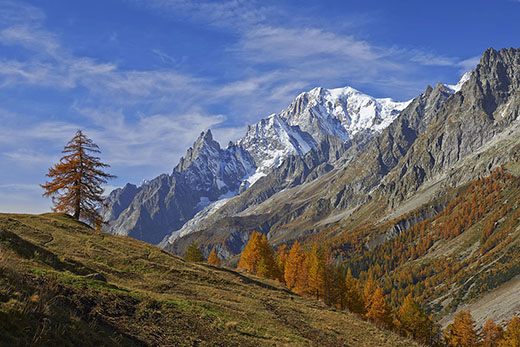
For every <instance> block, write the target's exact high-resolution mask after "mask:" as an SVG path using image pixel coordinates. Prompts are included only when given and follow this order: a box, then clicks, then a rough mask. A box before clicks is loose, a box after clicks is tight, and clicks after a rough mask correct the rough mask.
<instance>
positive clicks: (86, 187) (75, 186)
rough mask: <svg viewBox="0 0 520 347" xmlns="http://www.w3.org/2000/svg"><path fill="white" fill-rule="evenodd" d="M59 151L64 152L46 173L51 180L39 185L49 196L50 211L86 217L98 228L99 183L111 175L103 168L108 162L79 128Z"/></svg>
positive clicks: (101, 183) (101, 201) (100, 221)
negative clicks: (101, 158)
mask: <svg viewBox="0 0 520 347" xmlns="http://www.w3.org/2000/svg"><path fill="white" fill-rule="evenodd" d="M62 153H64V154H65V155H64V156H63V157H62V158H61V159H60V162H59V163H58V164H55V165H54V166H53V167H51V168H50V169H49V173H48V174H47V177H49V178H52V180H51V181H50V182H45V184H42V185H41V187H42V188H43V189H45V193H44V194H43V196H45V197H52V202H53V204H54V208H53V210H54V211H56V212H66V213H69V214H72V216H73V217H74V218H75V219H77V220H79V219H83V220H86V221H88V222H90V223H91V224H92V225H94V226H95V227H96V228H99V227H100V226H101V224H102V220H101V216H100V215H99V212H98V208H99V204H102V203H103V198H102V196H101V194H103V188H101V185H103V184H106V183H107V180H108V179H110V178H114V177H115V176H113V175H110V174H107V173H105V172H104V171H103V169H104V168H107V167H110V165H107V164H104V163H102V162H101V161H100V159H99V157H96V156H95V154H97V153H101V152H100V151H99V147H98V145H96V144H95V143H94V142H92V140H91V139H89V138H88V137H87V136H85V135H84V134H83V132H82V131H81V130H78V131H77V132H76V135H75V136H74V137H73V138H72V140H70V141H69V142H68V143H67V145H66V146H65V148H64V149H63V151H62Z"/></svg>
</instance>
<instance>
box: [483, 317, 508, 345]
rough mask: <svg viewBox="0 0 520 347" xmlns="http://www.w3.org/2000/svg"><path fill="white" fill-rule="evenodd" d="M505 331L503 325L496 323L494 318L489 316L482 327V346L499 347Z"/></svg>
mask: <svg viewBox="0 0 520 347" xmlns="http://www.w3.org/2000/svg"><path fill="white" fill-rule="evenodd" d="M503 333H504V331H503V329H502V327H501V326H499V325H496V323H495V321H494V320H493V319H492V318H489V319H488V320H487V321H486V324H484V327H483V328H482V333H481V336H482V343H481V345H482V346H486V347H498V343H499V341H500V340H501V339H502V335H503Z"/></svg>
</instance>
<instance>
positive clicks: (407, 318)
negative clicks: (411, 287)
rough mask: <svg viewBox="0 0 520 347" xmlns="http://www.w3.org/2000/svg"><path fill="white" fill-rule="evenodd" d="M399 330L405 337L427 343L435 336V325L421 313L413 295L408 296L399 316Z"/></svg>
mask: <svg viewBox="0 0 520 347" xmlns="http://www.w3.org/2000/svg"><path fill="white" fill-rule="evenodd" d="M397 328H398V329H399V331H400V332H401V334H403V335H404V336H406V337H411V338H413V339H414V340H417V341H419V342H422V343H427V342H429V341H430V339H431V337H432V335H433V328H434V323H433V321H432V320H431V319H430V318H429V317H428V316H427V315H426V313H424V312H423V311H421V309H420V308H419V305H417V303H416V302H415V300H414V299H413V297H412V294H408V296H407V297H406V298H405V300H404V303H403V306H401V308H400V309H399V312H398V314H397Z"/></svg>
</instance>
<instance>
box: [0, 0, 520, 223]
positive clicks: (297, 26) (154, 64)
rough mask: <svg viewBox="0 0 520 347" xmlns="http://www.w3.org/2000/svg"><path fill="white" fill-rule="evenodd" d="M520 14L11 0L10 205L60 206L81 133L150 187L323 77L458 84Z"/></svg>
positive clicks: (6, 197) (2, 136)
mask: <svg viewBox="0 0 520 347" xmlns="http://www.w3.org/2000/svg"><path fill="white" fill-rule="evenodd" d="M519 17H520V1H512V0H493V1H491V0H486V1H479V0H457V1H453V0H450V1H445V0H438V1H423V0H410V1H370V0H364V1H361V0H359V1H357V0H356V1H283V0H282V1H267V0H266V1H258V2H255V1H241V0H234V1H221V2H219V1H207V2H206V1H183V0H120V1H119V0H110V1H107V0H89V1H82V0H75V1H70V0H60V1H59V0H39V1H26V2H23V1H18V0H16V1H5V0H0V163H1V164H0V165H1V166H0V211H2V212H28V213H37V212H44V211H48V210H49V209H50V205H51V203H50V200H48V199H44V198H42V197H41V193H42V190H41V188H40V187H39V186H38V184H40V183H43V182H44V180H45V174H46V173H47V170H48V168H49V167H50V166H51V165H52V164H53V163H55V162H57V161H58V159H59V158H60V156H61V153H60V152H61V150H62V149H63V146H64V145H65V144H66V142H67V141H68V140H69V139H70V138H71V137H72V136H73V135H74V133H75V131H76V129H78V128H81V129H83V130H84V131H85V133H86V134H87V135H88V136H90V137H91V138H92V139H93V140H94V141H95V142H96V143H97V144H99V145H100V147H101V150H102V155H101V158H102V160H103V161H105V162H107V163H108V164H110V165H112V167H111V169H110V170H109V171H110V173H112V174H115V175H117V176H118V178H117V179H116V180H113V181H112V182H111V183H110V184H111V186H122V185H124V184H125V183H126V182H132V183H139V182H140V181H141V180H142V179H151V178H153V177H155V176H156V175H158V174H160V173H164V172H171V170H172V169H173V167H174V166H175V165H176V164H177V162H178V160H179V158H180V157H181V156H182V155H183V154H184V153H185V150H186V149H187V148H188V147H189V146H190V145H191V144H192V143H193V141H194V140H195V139H196V137H197V136H198V134H199V133H200V131H202V130H205V129H207V128H211V129H212V130H213V133H214V136H215V138H216V139H217V140H218V141H219V142H220V143H221V144H224V145H225V144H226V143H227V142H228V141H230V140H236V139H237V138H239V137H240V136H242V135H243V133H244V132H245V126H246V125H247V124H250V123H253V122H255V121H258V120H259V119H260V118H263V117H265V116H267V115H269V114H271V113H273V112H278V111H280V110H281V109H283V108H284V107H286V106H287V105H288V104H289V103H290V102H291V100H292V99H293V98H294V97H295V96H296V95H298V94H299V93H301V92H303V91H306V90H309V89H311V88H313V87H316V86H323V87H326V88H334V87H342V86H346V85H350V86H352V87H354V88H356V89H359V90H361V91H363V92H365V93H367V94H370V95H373V96H376V97H392V98H394V99H396V100H407V99H410V98H413V97H415V96H417V95H418V94H419V93H421V92H422V91H423V90H424V89H425V88H426V86H427V85H428V84H435V83H436V82H437V81H442V82H445V83H450V84H453V83H455V82H456V81H457V80H458V78H459V77H460V76H461V74H462V73H463V72H465V71H468V70H471V69H472V68H473V67H474V66H475V65H476V64H477V63H478V58H479V56H480V54H481V53H482V52H483V51H484V50H485V49H487V48H488V47H494V48H502V47H511V46H512V47H519V46H520V44H519V41H520V24H519V22H520V21H518V18H519ZM111 188H112V187H108V189H111Z"/></svg>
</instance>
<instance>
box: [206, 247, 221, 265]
mask: <svg viewBox="0 0 520 347" xmlns="http://www.w3.org/2000/svg"><path fill="white" fill-rule="evenodd" d="M208 264H211V265H213V266H218V267H220V258H219V257H218V255H217V252H215V247H213V249H212V250H211V253H210V254H209V257H208Z"/></svg>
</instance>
